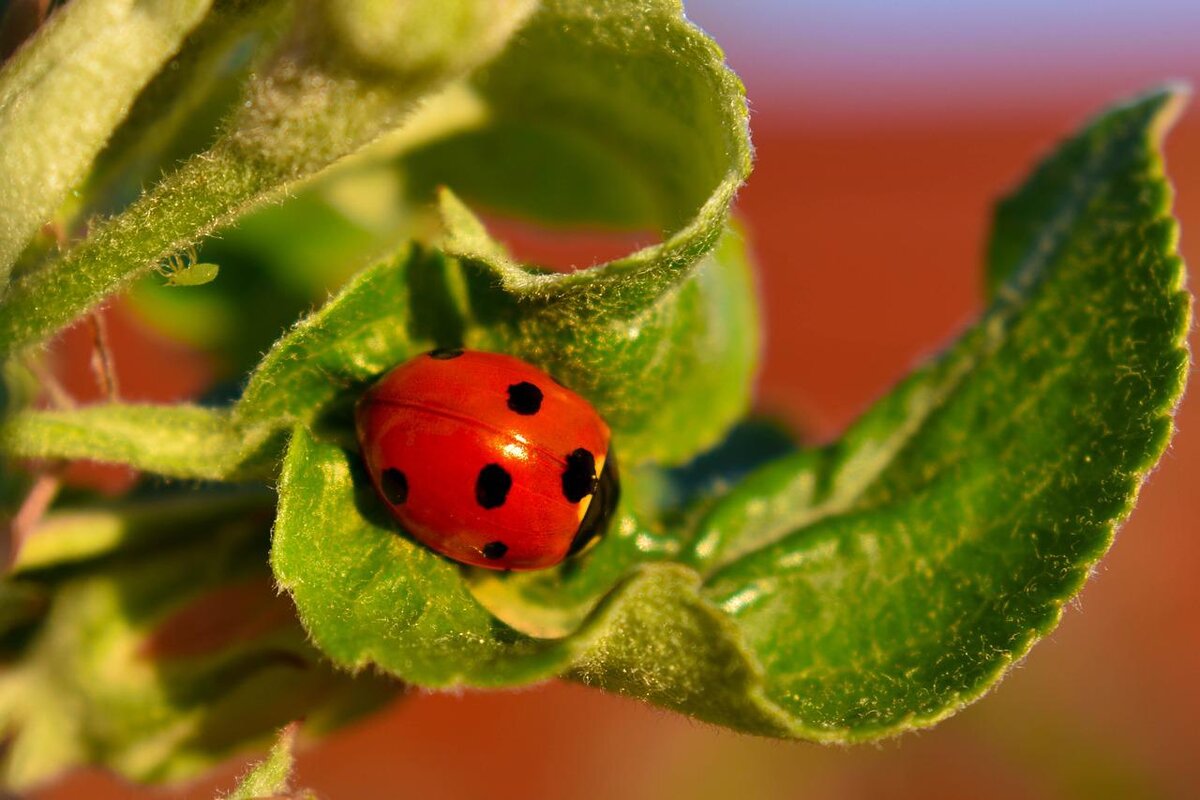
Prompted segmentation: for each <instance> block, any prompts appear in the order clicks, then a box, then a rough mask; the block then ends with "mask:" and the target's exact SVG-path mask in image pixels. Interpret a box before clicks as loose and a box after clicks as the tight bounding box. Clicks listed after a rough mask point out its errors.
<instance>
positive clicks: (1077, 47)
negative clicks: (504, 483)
mask: <svg viewBox="0 0 1200 800" xmlns="http://www.w3.org/2000/svg"><path fill="white" fill-rule="evenodd" d="M742 5H743V4H740V3H739V4H724V6H722V4H721V3H719V2H717V1H716V0H709V1H708V2H694V3H690V4H689V6H688V7H689V10H690V14H691V15H692V16H693V18H694V19H696V20H697V21H698V22H699V23H700V24H702V25H703V26H704V27H705V28H706V29H708V30H709V31H710V32H711V33H712V34H713V35H714V36H715V37H716V38H717V40H718V41H720V42H722V44H724V45H725V46H726V48H727V50H728V52H729V56H730V59H731V62H732V63H733V65H734V67H735V68H736V69H738V70H739V71H740V72H741V73H742V74H743V76H744V77H745V78H746V81H747V86H748V92H749V96H750V98H751V103H752V108H753V117H752V127H753V132H754V141H755V144H756V147H757V166H756V169H755V173H754V175H753V177H752V178H751V180H750V183H749V185H748V187H747V188H746V189H745V190H744V192H743V194H742V195H741V197H740V198H739V208H740V211H741V213H742V214H743V216H744V217H745V218H746V219H747V220H748V221H749V227H750V230H751V235H752V238H753V241H754V245H755V250H756V251H757V254H758V257H759V262H760V265H761V287H762V297H763V300H764V305H765V311H766V323H767V348H766V354H765V361H764V367H763V371H762V376H761V381H760V391H759V398H760V400H759V403H760V406H761V408H763V409H765V410H768V411H772V412H777V413H781V414H783V415H785V416H786V417H788V418H790V419H792V420H793V421H795V422H796V423H797V424H798V426H800V427H801V428H802V429H803V430H805V431H807V432H809V433H810V434H811V435H812V436H813V437H814V438H816V439H827V438H829V437H831V436H833V435H836V433H837V432H838V431H839V430H841V429H842V428H843V427H844V426H845V425H846V424H847V423H848V422H849V421H851V420H852V419H854V417H856V416H857V415H858V414H859V413H860V412H861V411H862V410H863V409H864V407H865V406H866V405H867V404H868V403H870V402H871V400H872V399H873V398H875V397H877V396H878V395H880V394H881V393H882V392H884V391H885V390H886V389H887V387H888V386H889V385H891V384H892V383H893V382H894V381H895V380H897V379H898V378H899V377H900V376H901V375H903V374H904V373H905V372H906V371H907V370H908V369H909V368H910V366H911V365H912V364H913V363H914V362H915V361H917V360H919V359H921V358H922V357H924V356H926V355H928V354H929V353H931V352H933V351H935V350H936V349H938V348H939V347H940V346H941V345H942V344H943V343H945V342H946V341H947V340H948V339H950V338H951V337H953V336H954V335H955V334H956V332H957V331H959V330H961V328H962V327H963V326H964V324H966V322H967V321H969V320H970V319H971V317H972V315H973V314H974V313H976V312H977V311H978V310H979V309H980V306H981V302H980V296H981V280H980V276H981V263H982V252H983V246H984V242H985V236H986V233H987V229H988V225H989V216H990V207H991V204H992V202H993V200H994V199H995V198H996V197H997V196H998V194H999V193H1000V192H1002V191H1004V190H1005V189H1006V188H1007V187H1009V186H1011V185H1013V184H1014V183H1015V182H1016V181H1018V180H1020V179H1021V178H1022V177H1023V176H1024V174H1025V173H1026V171H1027V170H1028V169H1029V168H1030V166H1031V165H1032V163H1033V161H1034V159H1035V158H1037V157H1038V156H1040V155H1041V154H1042V153H1043V152H1044V151H1045V150H1046V149H1047V148H1048V147H1050V146H1051V145H1052V144H1053V143H1054V142H1055V141H1056V140H1057V139H1059V138H1061V137H1062V136H1065V135H1066V134H1068V133H1069V132H1071V131H1072V130H1073V129H1074V128H1075V127H1077V126H1078V125H1079V124H1080V123H1081V122H1082V121H1083V119H1084V118H1085V117H1086V116H1087V115H1088V114H1091V113H1094V112H1095V111H1097V110H1099V109H1100V108H1101V107H1103V106H1104V105H1105V104H1107V103H1108V102H1110V101H1112V100H1115V99H1118V98H1120V97H1123V96H1125V95H1128V94H1129V93H1131V92H1134V91H1138V90H1140V89H1144V88H1146V87H1147V86H1149V85H1151V84H1152V83H1153V82H1156V81H1160V80H1162V79H1166V78H1180V77H1182V78H1187V77H1189V76H1191V75H1195V74H1197V69H1196V68H1197V66H1200V49H1197V48H1195V46H1194V43H1195V42H1196V41H1200V35H1198V34H1200V12H1198V11H1197V10H1196V9H1194V8H1190V7H1189V6H1191V5H1196V4H1186V3H1172V2H1169V1H1168V0H1158V2H1154V3H1150V4H1149V5H1146V4H1137V3H1132V2H1126V3H1100V2H1097V3H1094V4H1087V3H1080V2H1069V3H1064V4H1062V5H1063V6H1064V8H1066V7H1070V8H1071V9H1073V10H1074V12H1076V15H1075V16H1072V15H1070V14H1065V13H1064V14H1060V15H1058V16H1051V18H1048V19H1046V18H1042V16H1039V15H1041V14H1042V11H1039V10H1037V6H1036V4H1031V3H1029V2H1025V1H1024V0H1019V1H1018V2H1014V3H1008V4H1005V8H1001V6H1000V4H998V3H979V4H978V6H979V9H985V10H986V11H987V13H993V14H997V15H1000V17H998V18H1001V19H1004V20H1007V22H1008V23H1009V24H1008V27H1004V26H999V29H998V30H997V29H995V28H996V26H989V24H988V19H987V18H986V14H985V15H984V18H983V19H982V22H980V21H979V20H974V21H972V20H973V19H974V18H970V15H971V14H972V13H975V14H976V16H977V17H978V16H979V13H983V12H979V13H976V12H977V11H979V9H975V8H974V6H975V5H976V4H971V3H967V4H963V5H966V6H971V7H972V10H970V11H964V10H961V9H960V10H958V11H955V12H953V13H954V14H958V15H959V16H958V17H954V16H953V15H952V16H951V18H950V19H949V21H947V19H946V14H947V13H950V12H949V11H948V9H947V4H946V3H942V2H925V3H915V4H914V7H913V8H912V9H910V11H909V13H910V14H911V15H913V16H915V19H906V20H905V27H904V29H903V30H901V31H899V34H898V36H897V37H896V39H897V42H896V43H895V46H894V47H893V48H891V49H887V50H886V51H881V49H880V46H879V43H880V42H886V41H891V40H890V39H889V38H888V36H887V34H888V31H887V30H886V28H887V25H889V24H891V23H890V22H889V20H888V18H887V17H886V15H884V16H883V18H879V17H878V16H874V17H873V16H872V14H874V12H875V11H878V8H877V6H878V5H879V4H877V3H871V2H868V1H867V0H863V2H857V3H853V2H852V3H849V4H844V5H843V7H842V8H840V10H836V11H835V10H834V9H833V8H832V7H831V4H829V3H797V4H795V5H794V6H792V5H789V4H787V3H785V2H782V1H781V0H777V1H776V2H769V1H767V0H763V1H762V2H753V3H746V4H745V7H744V9H743V12H739V14H738V15H736V18H735V13H734V12H733V11H732V10H731V8H730V7H731V6H736V7H739V8H740V7H742ZM901 5H904V4H901ZM1051 5H1053V4H1051ZM855 8H857V9H859V10H860V11H861V12H862V17H861V20H858V21H861V23H862V24H861V26H860V27H855V26H856V24H858V21H856V18H855V17H854V16H853V13H852V12H853V10H854V9H855ZM1006 9H1007V10H1006ZM826 10H828V13H829V18H830V19H832V20H833V21H832V22H830V21H829V20H826V21H825V23H823V24H824V27H822V26H821V24H820V23H821V20H822V19H823V17H822V16H821V15H822V13H823V12H824V11H826ZM1060 10H1061V9H1060ZM892 13H895V12H892ZM1023 13H1026V14H1028V16H1029V18H1028V19H1027V20H1026V23H1027V24H1026V25H1025V26H1024V27H1022V24H1021V23H1020V15H1021V14H1023ZM922 14H925V15H927V16H928V19H929V20H935V19H936V20H940V22H939V23H938V24H936V25H934V24H931V25H930V29H929V30H928V31H926V32H925V34H926V36H925V38H924V39H923V38H922V29H921V19H922V17H921V15H922ZM962 15H967V16H966V17H963V16H962ZM1106 15H1107V16H1106ZM1131 15H1133V16H1131ZM960 17H961V18H962V19H963V20H965V21H963V22H962V26H963V30H964V31H965V33H964V34H963V35H962V36H960V35H959V31H958V30H956V28H955V24H956V22H955V20H956V19H959V18H960ZM1130 19H1134V22H1130ZM1014 20H1015V21H1014ZM810 23H813V24H810ZM1135 23H1136V24H1135ZM1106 26H1107V27H1106ZM1122 26H1124V27H1122ZM1156 31H1160V32H1161V36H1157V37H1156V36H1152V35H1150V33H1153V32H1156ZM1147 32H1150V33H1147ZM971 36H976V37H978V38H979V40H980V41H979V42H977V43H976V47H975V48H973V47H972V41H971V38H970V37H971ZM1006 37H1008V38H1006ZM964 39H965V41H964ZM764 40H766V41H765V43H764ZM1180 42H1187V43H1188V44H1189V45H1190V46H1188V47H1186V48H1185V47H1181V46H1179V43H1180ZM906 48H907V49H906ZM1056 48H1059V49H1056ZM1060 50H1061V52H1060ZM1192 53H1195V54H1196V55H1192ZM851 67H852V68H851ZM1167 154H1168V170H1169V173H1170V175H1171V176H1172V178H1173V180H1174V182H1175V185H1176V188H1177V191H1178V200H1177V212H1178V215H1179V217H1180V220H1181V223H1182V230H1183V232H1184V236H1183V240H1182V248H1183V251H1184V255H1185V257H1186V255H1187V254H1188V252H1189V249H1190V248H1189V245H1190V244H1191V241H1192V237H1200V112H1198V111H1196V110H1192V111H1190V112H1189V113H1188V114H1186V115H1185V116H1184V117H1183V119H1182V120H1181V121H1180V123H1179V125H1178V126H1177V128H1176V129H1175V131H1174V132H1173V134H1172V135H1171V137H1170V139H1169V141H1168V147H1167ZM112 316H113V317H114V318H113V326H114V331H113V335H114V338H116V339H117V353H118V364H117V368H118V372H119V374H120V375H121V376H122V379H123V386H122V390H123V393H124V395H125V396H127V397H129V398H131V399H138V398H142V399H176V398H178V397H179V396H181V395H184V394H186V393H187V392H188V391H189V389H193V388H198V385H199V381H201V380H202V379H203V370H202V362H200V361H196V362H195V363H194V364H192V365H191V366H188V365H186V364H185V366H184V367H181V368H180V371H179V374H178V378H179V380H178V381H173V382H171V383H169V384H167V383H164V382H163V377H162V376H163V373H162V372H161V370H162V369H166V368H169V367H170V366H171V365H178V364H180V363H181V362H180V358H181V357H185V356H183V354H182V351H181V350H179V349H178V348H177V347H174V346H172V345H169V344H167V343H162V344H159V345H158V346H157V347H156V349H155V350H154V351H153V352H151V353H148V354H147V355H146V356H145V357H144V358H142V357H139V359H138V364H137V365H133V364H130V363H128V362H127V363H124V364H123V363H121V362H120V360H119V359H120V353H121V350H120V348H121V342H122V341H127V340H130V339H132V338H134V337H137V336H141V335H143V333H144V332H142V331H140V330H139V329H138V328H137V327H136V324H135V323H133V322H131V321H130V320H128V319H127V318H125V317H122V316H121V315H120V314H116V315H112ZM185 360H186V357H185ZM198 367H200V369H198ZM198 376H199V377H198ZM189 381H191V382H193V383H191V384H189ZM166 386H170V387H171V388H169V389H164V387H166ZM164 391H165V393H166V394H167V395H169V396H167V397H164ZM85 393H86V392H84V391H83V390H82V388H81V394H85ZM1178 426H1179V433H1178V435H1177V436H1176V438H1175V440H1174V442H1173V444H1172V446H1171V449H1170V451H1169V452H1168V453H1167V455H1166V456H1165V457H1164V459H1163V462H1162V464H1161V465H1160V468H1159V470H1158V471H1157V472H1156V473H1155V474H1154V475H1153V476H1152V477H1151V479H1150V481H1149V483H1148V484H1147V485H1146V487H1145V489H1144V491H1143V494H1142V498H1141V501H1140V503H1139V505H1138V508H1137V510H1136V511H1135V513H1134V515H1133V517H1132V519H1131V520H1130V521H1129V522H1128V523H1127V524H1126V525H1125V526H1124V527H1123V528H1122V529H1121V531H1120V532H1119V534H1118V538H1117V542H1116V545H1115V546H1114V548H1113V550H1112V551H1111V552H1110V553H1109V555H1108V556H1107V557H1106V558H1105V559H1104V560H1103V561H1102V563H1101V564H1100V566H1099V569H1098V570H1097V572H1096V574H1095V576H1094V577H1093V579H1092V580H1091V581H1090V582H1089V584H1088V586H1087V587H1086V589H1085V590H1084V592H1083V593H1082V595H1081V597H1080V599H1079V600H1078V601H1077V602H1075V603H1073V604H1072V607H1070V608H1069V609H1068V610H1067V612H1066V615H1065V618H1064V620H1063V623H1062V625H1061V626H1060V627H1059V628H1058V630H1056V631H1055V632H1054V633H1053V634H1052V635H1050V636H1049V637H1047V639H1046V640H1045V641H1043V642H1041V643H1040V644H1039V645H1038V646H1036V647H1035V648H1034V650H1033V652H1032V653H1031V655H1030V656H1029V657H1028V658H1027V659H1026V660H1025V661H1024V662H1022V663H1021V664H1020V665H1019V666H1018V667H1017V668H1016V669H1014V670H1013V672H1012V673H1011V674H1010V675H1009V676H1008V677H1007V678H1006V679H1005V680H1004V681H1003V683H1002V684H1001V685H1000V686H999V687H997V688H996V689H995V691H993V692H992V693H991V694H990V695H988V696H987V697H986V698H984V699H983V700H981V701H980V702H978V703H976V704H975V705H973V706H971V707H969V708H967V709H965V710H963V711H962V712H961V713H960V714H959V715H957V716H956V717H954V718H952V719H950V720H949V721H947V722H944V723H942V724H941V725H939V726H937V727H936V728H934V729H932V730H929V731H925V732H920V733H913V734H908V735H905V736H902V737H899V738H897V739H895V740H891V741H887V742H884V743H882V744H879V745H874V746H859V747H855V748H838V747H827V746H819V745H812V744H806V743H792V742H777V741H770V740H765V739H758V738H753V737H749V736H743V735H739V734H734V733H730V732H727V731H724V730H719V729H716V728H712V727H709V726H706V725H703V724H701V723H697V722H694V721H691V720H689V719H686V718H683V717H680V716H675V715H673V714H670V713H667V712H663V711H659V710H656V709H653V708H650V707H648V706H645V705H642V704H639V703H637V702H634V701H630V700H626V699H621V698H618V697H614V696H609V695H605V694H602V693H600V692H597V691H592V690H588V689H585V688H582V687H579V686H576V685H573V684H567V683H557V682H555V683H550V684H547V685H544V686H540V687H536V688H532V689H528V690H522V691H516V692H502V693H461V694H418V695H415V696H412V697H410V698H408V699H406V700H403V701H401V702H399V703H397V704H396V705H394V706H393V707H391V708H390V709H388V710H386V711H384V712H383V713H381V714H379V715H377V716H375V717H373V718H370V719H368V720H367V721H365V722H363V723H361V724H359V725H357V726H356V727H353V728H350V729H347V730H344V731H342V732H340V733H337V734H335V735H333V736H332V737H330V738H329V739H327V740H325V741H323V742H320V743H317V744H313V745H311V746H309V747H307V748H306V749H305V750H304V752H303V754H302V756H301V758H300V762H299V774H298V782H299V784H300V785H302V786H307V787H310V788H312V789H314V790H316V791H317V793H318V794H319V795H320V796H322V797H325V798H328V799H329V800H345V799H348V798H353V799H355V800H371V798H404V797H488V798H494V799H497V800H498V799H499V798H504V797H521V798H601V797H616V796H620V797H622V798H630V799H631V800H632V799H637V798H673V797H681V798H682V797H686V798H714V799H715V798H722V799H725V798H730V797H738V798H801V797H803V798H866V797H923V798H941V797H947V798H950V797H966V796H969V797H973V798H1010V797H1030V798H1058V797H1071V798H1074V797H1078V798H1095V797H1180V798H1183V797H1194V796H1200V726H1198V725H1197V720H1198V719H1200V687H1198V683H1200V614H1198V613H1197V611H1198V610H1200V581H1197V580H1196V579H1195V575H1196V572H1197V570H1198V569H1200V525H1198V524H1197V522H1196V520H1197V516H1198V514H1197V512H1198V511H1200V507H1198V504H1200V492H1197V491H1196V488H1197V483H1196V477H1195V476H1196V475H1197V474H1198V473H1200V431H1197V430H1193V428H1194V427H1200V397H1197V395H1196V394H1195V393H1194V392H1193V393H1192V395H1191V396H1190V397H1189V398H1188V399H1187V400H1185V402H1184V405H1183V408H1182V412H1181V414H1180V417H1179V423H1178ZM242 766H243V762H238V763H236V764H231V765H228V766H227V767H225V768H223V769H221V770H219V771H218V772H216V773H214V774H213V775H212V776H210V777H208V778H206V779H204V780H203V781H201V782H199V783H196V784H194V785H192V786H189V787H185V788H183V789H179V790H172V791H166V790H156V791H153V792H147V793H145V794H143V793H141V792H137V791H135V790H133V789H131V788H129V787H127V786H125V785H123V784H121V783H120V782H119V781H117V780H116V779H113V778H111V777H109V776H106V775H103V774H101V773H98V772H84V773H79V774H76V775H73V776H70V777H69V778H67V779H65V780H63V781H62V782H60V783H58V784H56V785H54V786H52V787H48V788H46V789H44V790H42V791H39V792H37V793H35V794H34V797H36V798H39V800H64V799H65V798H79V797H88V798H97V800H100V799H101V798H113V797H143V796H145V797H163V798H165V797H172V798H173V797H179V798H210V797H212V796H213V795H214V793H215V792H216V791H217V790H218V789H220V788H226V789H227V788H229V787H230V786H232V782H233V779H234V777H235V776H236V774H237V773H238V772H239V771H240V769H241V768H242Z"/></svg>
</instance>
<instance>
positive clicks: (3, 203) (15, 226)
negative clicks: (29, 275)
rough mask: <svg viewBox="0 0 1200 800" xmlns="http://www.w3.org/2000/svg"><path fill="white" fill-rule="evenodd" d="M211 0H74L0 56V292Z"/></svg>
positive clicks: (2, 291)
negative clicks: (0, 219)
mask: <svg viewBox="0 0 1200 800" xmlns="http://www.w3.org/2000/svg"><path fill="white" fill-rule="evenodd" d="M210 2H211V0H140V1H139V2H133V0H75V2H73V3H71V4H70V5H68V6H67V7H65V8H63V9H61V10H60V11H59V12H57V13H55V14H54V15H53V16H51V17H50V19H49V20H48V21H47V22H46V24H45V25H43V26H42V27H41V28H40V29H39V30H38V32H37V33H36V34H35V35H34V36H33V38H32V39H31V40H30V41H29V42H27V43H26V44H25V46H24V47H22V48H21V49H20V50H19V51H17V53H16V54H14V56H13V57H12V58H11V59H10V60H9V61H7V62H6V63H5V64H4V67H3V70H2V71H0V141H2V142H4V146H3V147H0V208H3V209H4V210H5V211H4V214H5V216H4V223H3V224H2V225H0V297H3V296H4V285H5V283H6V282H7V280H8V275H9V270H10V269H11V267H12V265H13V262H14V261H16V258H17V256H18V255H19V254H20V252H21V250H22V248H23V247H24V246H25V244H26V243H27V242H28V241H29V240H30V238H31V237H32V236H33V235H34V234H35V233H36V232H37V230H38V228H40V227H41V225H42V224H43V223H45V222H47V221H49V219H50V217H51V215H52V214H53V213H54V211H55V209H57V208H58V206H59V204H60V203H62V201H63V199H64V198H65V197H66V196H67V192H68V191H70V190H71V189H72V188H73V187H74V186H76V185H77V184H78V183H80V182H81V181H82V180H83V178H84V176H85V175H86V174H87V170H88V168H89V167H91V164H92V161H93V159H95V157H96V154H97V153H98V152H99V151H100V148H102V147H103V146H104V143H105V142H106V141H107V140H108V137H109V136H110V135H111V134H112V132H113V129H114V128H116V127H117V124H118V123H119V122H120V121H121V119H122V117H124V115H125V113H126V112H127V110H128V108H129V105H130V103H131V102H132V101H133V99H134V97H136V96H137V94H138V92H140V91H141V90H142V87H144V86H145V85H146V84H147V83H148V82H149V81H150V79H151V78H153V77H154V74H155V73H156V72H158V71H159V69H161V68H162V65H163V64H164V63H165V62H166V61H167V59H169V58H170V57H171V56H172V55H173V54H174V53H175V51H176V50H177V49H178V48H179V45H180V43H181V42H182V41H183V38H184V36H186V35H187V33H188V31H190V30H191V29H192V28H193V27H194V26H195V25H196V24H197V23H198V22H199V21H200V20H201V18H203V16H204V14H205V13H206V12H207V11H208V7H209V5H210ZM2 349H4V350H7V349H8V348H2Z"/></svg>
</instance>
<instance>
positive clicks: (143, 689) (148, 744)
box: [0, 507, 397, 790]
mask: <svg viewBox="0 0 1200 800" xmlns="http://www.w3.org/2000/svg"><path fill="white" fill-rule="evenodd" d="M225 511H226V513H225V514H224V516H223V518H221V519H216V518H212V521H211V524H210V525H208V526H207V527H205V528H203V529H202V530H193V531H189V532H186V536H183V538H180V537H181V533H182V532H180V531H177V530H175V531H173V530H161V531H160V532H159V533H158V534H157V536H156V537H154V538H156V539H157V540H158V541H159V542H160V543H161V544H162V545H163V546H160V547H156V548H151V549H148V550H142V551H140V552H132V551H126V552H123V553H122V554H121V555H120V557H119V558H111V557H110V558H103V559H97V560H95V561H92V562H86V563H85V562H74V563H73V564H72V565H70V567H69V568H65V569H63V568H60V569H58V570H55V571H53V572H44V573H42V574H41V575H40V576H38V575H34V574H32V573H28V572H27V573H25V575H24V576H23V577H22V578H19V579H17V580H11V579H10V583H9V584H5V585H6V586H8V585H11V586H13V587H18V588H20V587H27V588H33V589H36V590H39V591H40V592H41V593H42V595H43V596H44V597H45V598H46V603H45V604H44V608H43V611H42V614H41V620H40V622H38V623H37V624H36V627H35V628H34V629H33V631H32V632H31V634H30V635H29V636H28V637H27V642H26V643H25V644H24V646H23V647H21V648H20V650H19V651H18V652H17V653H16V655H15V656H13V657H10V658H9V659H8V660H7V661H6V663H5V665H4V667H3V669H2V670H0V729H2V730H3V731H4V735H5V737H6V740H7V741H8V742H9V747H8V748H7V749H6V751H5V757H4V759H3V765H2V770H3V782H4V784H5V785H6V786H8V787H11V788H13V789H17V790H23V789H25V788H28V787H30V786H32V785H34V784H37V783H40V782H43V781H45V780H46V779H48V778H50V777H52V776H53V775H55V774H57V773H59V772H61V771H62V770H65V769H69V768H71V767H76V766H82V765H88V764H93V765H99V766H104V767H107V768H109V769H112V770H115V771H116V772H118V773H120V774H121V775H123V776H125V777H127V778H131V779H135V780H139V781H147V782H149V781H171V780H175V781H177V780H180V779H182V778H186V777H189V776H192V775H195V774H196V773H197V772H198V771H200V770H202V769H205V768H208V767H209V766H211V765H212V764H214V763H216V762H218V761H220V760H223V759H225V758H228V757H229V756H230V755H232V754H234V753H236V752H239V751H244V750H246V749H247V748H250V747H255V746H260V745H261V743H262V742H263V741H264V740H265V739H266V738H267V737H269V736H271V735H272V734H273V733H274V731H276V730H277V729H278V728H279V727H280V726H281V725H283V724H285V723H287V722H289V721H291V720H295V719H299V718H301V717H303V718H305V719H306V720H307V723H308V724H309V725H310V726H312V727H313V728H314V729H316V730H320V729H327V728H328V727H330V726H332V725H337V724H341V723H342V722H344V721H346V720H347V719H348V718H351V717H353V716H354V715H356V714H359V713H361V712H362V711H364V710H367V709H369V708H371V707H375V706H377V705H378V704H379V703H381V702H383V701H385V700H386V699H388V698H390V697H392V696H393V695H394V693H395V691H396V689H397V687H396V685H395V684H394V683H391V682H388V681H383V680H380V679H377V678H373V677H372V676H360V677H358V678H355V679H353V680H352V679H350V678H349V677H348V676H345V675H343V674H340V673H336V672H334V671H333V670H331V669H330V668H329V667H328V666H327V665H326V664H325V663H324V662H323V661H322V659H321V658H320V656H319V654H318V653H317V652H316V651H315V650H314V649H313V648H312V647H311V646H310V645H309V644H308V643H307V641H306V637H305V634H304V632H303V630H302V628H301V627H300V626H299V624H298V623H297V622H296V619H295V616H294V613H293V611H292V608H291V606H290V605H289V604H288V603H287V601H286V600H285V599H284V598H282V597H280V596H279V595H278V594H277V592H276V590H275V588H274V586H273V583H272V581H271V579H270V573H269V571H268V570H267V568H266V563H265V556H266V553H265V545H266V539H267V536H266V530H265V520H264V519H263V518H262V516H261V515H259V516H258V518H257V519H256V518H255V517H254V516H248V515H247V514H246V513H245V512H244V510H242V509H237V508H233V507H227V508H226V509H225ZM161 524H163V525H164V526H168V527H169V526H170V524H171V523H170V522H169V521H168V520H166V519H163V520H162V522H161ZM198 565H202V568H198Z"/></svg>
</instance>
